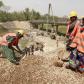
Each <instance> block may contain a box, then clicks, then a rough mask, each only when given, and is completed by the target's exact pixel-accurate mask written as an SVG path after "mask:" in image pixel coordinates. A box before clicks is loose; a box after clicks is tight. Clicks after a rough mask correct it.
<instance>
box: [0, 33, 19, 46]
mask: <svg viewBox="0 0 84 84" xmlns="http://www.w3.org/2000/svg"><path fill="white" fill-rule="evenodd" d="M7 36H13V37H14V40H13V42H11V43H9V42H8V41H7V40H6V37H7ZM18 41H19V38H18V37H17V36H16V33H7V34H5V35H4V36H3V37H2V41H1V42H0V45H5V46H7V45H10V46H13V45H14V46H16V45H18Z"/></svg>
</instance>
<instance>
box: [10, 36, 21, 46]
mask: <svg viewBox="0 0 84 84" xmlns="http://www.w3.org/2000/svg"><path fill="white" fill-rule="evenodd" d="M18 42H19V38H18V37H14V40H13V42H11V43H10V44H9V45H10V46H17V45H18Z"/></svg>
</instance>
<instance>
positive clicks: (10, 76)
mask: <svg viewBox="0 0 84 84" xmlns="http://www.w3.org/2000/svg"><path fill="white" fill-rule="evenodd" d="M45 39H46V38H45ZM45 41H46V40H45ZM50 41H51V40H49V41H48V40H47V42H49V45H51V44H52V42H53V41H52V42H50ZM50 43H51V44H50ZM53 43H55V42H53ZM59 44H60V45H61V46H59V47H58V48H57V50H55V51H53V52H52V49H53V48H55V47H56V46H55V47H54V44H52V45H51V46H52V47H51V46H49V47H45V49H49V52H51V53H49V52H48V50H46V51H45V52H44V53H43V54H41V53H40V54H41V55H40V54H39V53H38V54H37V53H35V55H31V56H25V57H24V58H23V59H21V61H20V65H14V64H12V63H10V62H9V61H8V60H7V59H2V58H0V84H83V83H84V74H81V73H78V72H74V71H72V70H70V69H66V68H65V67H57V66H56V65H55V62H57V61H58V57H59V56H60V55H62V56H63V54H64V52H63V51H60V49H61V50H62V49H63V44H62V43H59ZM45 45H48V44H45ZM45 49H44V50H45ZM56 51H57V52H56ZM57 53H58V54H57ZM65 54H66V52H65Z"/></svg>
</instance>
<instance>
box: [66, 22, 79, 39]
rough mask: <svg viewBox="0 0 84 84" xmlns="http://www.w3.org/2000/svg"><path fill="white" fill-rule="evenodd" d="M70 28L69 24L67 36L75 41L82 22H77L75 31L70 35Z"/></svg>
mask: <svg viewBox="0 0 84 84" xmlns="http://www.w3.org/2000/svg"><path fill="white" fill-rule="evenodd" d="M69 26H70V22H68V25H67V32H66V35H69V36H70V39H72V40H73V39H74V37H75V36H76V34H77V32H79V29H80V27H79V26H80V22H79V21H77V22H76V24H75V27H74V29H73V31H72V32H71V33H69V32H68V31H69Z"/></svg>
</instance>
